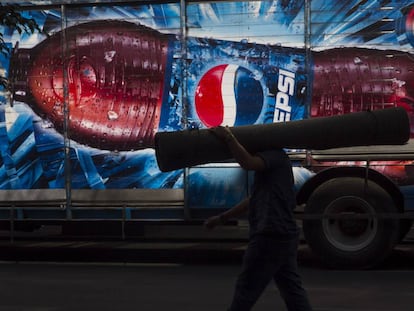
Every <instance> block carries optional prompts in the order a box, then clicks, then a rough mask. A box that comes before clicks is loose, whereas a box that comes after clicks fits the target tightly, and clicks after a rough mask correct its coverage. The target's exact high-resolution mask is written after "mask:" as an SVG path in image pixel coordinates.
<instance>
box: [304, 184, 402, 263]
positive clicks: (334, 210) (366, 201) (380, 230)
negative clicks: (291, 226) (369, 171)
mask: <svg viewBox="0 0 414 311" xmlns="http://www.w3.org/2000/svg"><path fill="white" fill-rule="evenodd" d="M395 212H397V208H396V206H395V204H394V202H393V200H392V199H391V197H390V195H389V194H388V193H387V192H386V191H385V190H384V189H383V188H382V187H380V186H379V185H378V184H376V183H374V182H372V181H368V182H365V180H364V179H362V178H357V177H343V178H335V179H331V180H329V181H327V182H325V183H323V184H322V185H320V186H319V187H318V188H316V190H315V191H314V192H313V194H312V195H311V197H310V198H309V200H308V203H307V205H306V207H305V214H306V215H313V216H315V217H316V218H310V219H305V221H304V223H303V231H304V234H305V239H306V241H307V243H308V244H309V246H310V248H311V249H312V250H313V251H315V252H316V253H317V254H318V255H320V257H321V258H322V259H323V260H324V261H325V262H326V263H327V264H328V265H329V266H332V267H335V268H369V267H372V266H375V265H376V264H378V263H380V262H381V261H382V260H383V259H384V258H385V257H386V256H387V255H388V254H389V253H390V252H391V250H392V249H393V247H394V246H395V244H396V243H397V242H398V238H399V235H400V231H399V223H400V222H399V220H398V219H385V218H381V217H379V218H376V217H375V216H376V215H378V214H382V213H395ZM316 215H321V217H318V216H316ZM329 216H333V217H329ZM338 216H345V218H342V219H339V218H338ZM346 216H351V217H352V216H373V217H367V218H359V219H358V218H351V217H348V218H346Z"/></svg>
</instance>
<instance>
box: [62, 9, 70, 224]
mask: <svg viewBox="0 0 414 311" xmlns="http://www.w3.org/2000/svg"><path fill="white" fill-rule="evenodd" d="M60 11H61V19H62V20H61V27H62V42H61V45H62V67H63V68H62V72H63V97H64V103H63V139H64V156H65V159H64V166H65V191H66V219H72V211H71V201H72V200H71V193H72V185H71V169H70V139H69V122H70V120H69V113H70V109H69V99H70V98H69V78H68V71H67V69H68V47H67V38H66V26H67V19H66V6H65V5H64V4H62V5H61V6H60Z"/></svg>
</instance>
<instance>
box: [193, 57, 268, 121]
mask: <svg viewBox="0 0 414 311" xmlns="http://www.w3.org/2000/svg"><path fill="white" fill-rule="evenodd" d="M263 100H264V95H263V88H262V85H261V83H260V81H259V80H258V79H256V78H255V76H254V74H253V72H252V71H250V70H249V69H247V68H245V67H241V66H238V65H231V64H223V65H219V66H215V67H213V68H211V69H210V70H208V71H207V72H206V73H205V74H204V75H203V76H202V78H201V79H200V81H199V83H198V85H197V88H196V92H195V109H196V112H197V115H198V117H199V119H200V121H201V122H202V123H203V124H204V125H205V126H206V127H214V126H219V125H223V126H226V125H227V126H237V125H246V124H253V123H255V122H256V121H257V119H258V118H259V116H260V114H261V111H262V108H263Z"/></svg>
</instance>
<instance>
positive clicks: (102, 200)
mask: <svg viewBox="0 0 414 311" xmlns="http://www.w3.org/2000/svg"><path fill="white" fill-rule="evenodd" d="M183 207H184V191H183V189H104V190H97V189H73V190H71V192H70V200H68V195H67V192H66V190H65V189H19V190H0V224H1V226H2V228H3V229H7V230H6V231H7V232H9V235H10V240H11V241H14V239H15V234H16V232H17V231H18V230H23V231H24V230H28V231H29V230H30V229H32V228H36V227H39V226H43V225H62V227H63V228H65V230H66V231H67V232H69V231H70V232H71V233H75V234H76V235H78V236H82V235H83V234H84V235H105V234H106V235H112V236H120V237H121V238H122V239H125V237H126V236H127V235H143V232H142V231H143V226H142V223H143V222H144V221H145V222H147V223H148V222H157V223H158V224H159V223H160V222H170V223H171V222H174V223H177V222H182V221H183V219H184V215H182V214H183V210H184V208H183ZM160 214H162V215H163V216H164V218H162V219H160V217H159V215H160ZM187 223H188V222H187ZM104 230H105V231H106V232H102V231H104Z"/></svg>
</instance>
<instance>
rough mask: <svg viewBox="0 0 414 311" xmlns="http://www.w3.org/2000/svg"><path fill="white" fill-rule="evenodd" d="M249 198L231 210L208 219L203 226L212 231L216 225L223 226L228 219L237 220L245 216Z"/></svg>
mask: <svg viewBox="0 0 414 311" xmlns="http://www.w3.org/2000/svg"><path fill="white" fill-rule="evenodd" d="M249 200H250V199H249V198H246V199H244V200H243V201H241V202H240V203H239V204H237V205H235V206H234V207H233V208H231V209H229V210H227V211H225V212H223V213H221V214H219V215H217V216H213V217H210V218H208V219H207V220H206V221H205V222H204V226H205V227H206V228H207V229H213V228H214V227H216V226H218V225H222V224H225V223H226V222H227V221H228V220H229V219H232V218H237V217H240V216H242V215H243V214H245V213H246V212H247V210H248V209H249Z"/></svg>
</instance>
